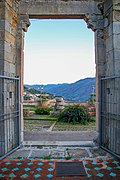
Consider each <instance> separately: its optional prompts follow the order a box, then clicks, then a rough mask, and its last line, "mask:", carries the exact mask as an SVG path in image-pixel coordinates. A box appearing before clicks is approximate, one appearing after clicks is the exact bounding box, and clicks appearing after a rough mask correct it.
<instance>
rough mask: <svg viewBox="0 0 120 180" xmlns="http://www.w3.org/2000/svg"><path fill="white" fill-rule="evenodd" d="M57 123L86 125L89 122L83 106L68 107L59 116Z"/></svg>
mask: <svg viewBox="0 0 120 180" xmlns="http://www.w3.org/2000/svg"><path fill="white" fill-rule="evenodd" d="M58 121H61V122H67V123H74V124H75V123H82V124H86V122H87V121H89V114H88V112H87V109H86V108H84V107H83V106H80V105H74V106H68V107H66V108H65V109H64V110H63V111H62V112H61V113H60V114H59V117H58Z"/></svg>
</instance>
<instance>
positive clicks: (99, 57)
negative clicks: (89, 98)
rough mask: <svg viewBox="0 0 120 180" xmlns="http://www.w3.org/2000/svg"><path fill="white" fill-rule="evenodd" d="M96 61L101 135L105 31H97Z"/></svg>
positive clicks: (98, 114) (97, 123)
mask: <svg viewBox="0 0 120 180" xmlns="http://www.w3.org/2000/svg"><path fill="white" fill-rule="evenodd" d="M95 63H96V119H97V121H96V127H97V132H98V135H99V142H100V133H101V77H103V76H104V73H105V66H104V64H105V42H104V39H103V31H102V30H96V32H95Z"/></svg>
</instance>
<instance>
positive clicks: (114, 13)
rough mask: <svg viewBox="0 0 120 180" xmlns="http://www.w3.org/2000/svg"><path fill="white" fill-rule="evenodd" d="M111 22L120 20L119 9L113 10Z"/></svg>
mask: <svg viewBox="0 0 120 180" xmlns="http://www.w3.org/2000/svg"><path fill="white" fill-rule="evenodd" d="M113 22H120V10H116V11H114V12H113Z"/></svg>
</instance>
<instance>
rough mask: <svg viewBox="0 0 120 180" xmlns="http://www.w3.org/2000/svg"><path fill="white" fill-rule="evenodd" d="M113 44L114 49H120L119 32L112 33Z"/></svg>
mask: <svg viewBox="0 0 120 180" xmlns="http://www.w3.org/2000/svg"><path fill="white" fill-rule="evenodd" d="M113 44H114V48H115V49H119V50H120V34H114V35H113Z"/></svg>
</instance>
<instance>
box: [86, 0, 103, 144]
mask: <svg viewBox="0 0 120 180" xmlns="http://www.w3.org/2000/svg"><path fill="white" fill-rule="evenodd" d="M99 8H100V10H101V11H102V12H103V4H100V6H99ZM85 21H86V22H87V25H88V28H91V29H92V30H93V31H94V34H95V63H96V126H97V132H98V138H97V139H95V141H97V143H100V133H101V129H100V127H101V112H100V107H101V77H102V76H104V73H105V66H104V64H105V41H104V39H103V29H104V26H106V24H107V19H106V18H104V16H103V15H95V14H88V15H86V18H85Z"/></svg>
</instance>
